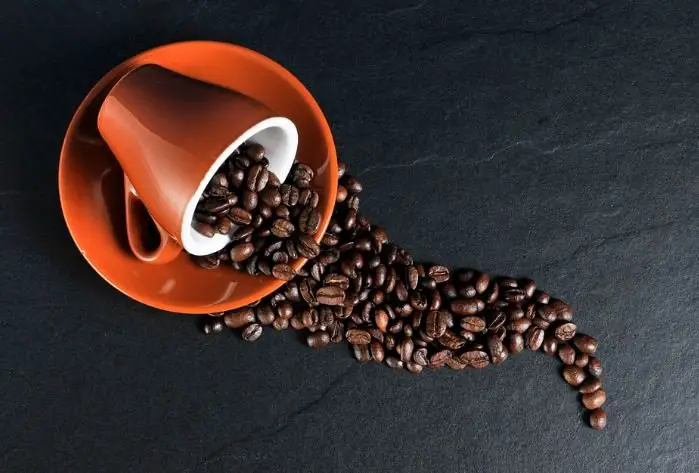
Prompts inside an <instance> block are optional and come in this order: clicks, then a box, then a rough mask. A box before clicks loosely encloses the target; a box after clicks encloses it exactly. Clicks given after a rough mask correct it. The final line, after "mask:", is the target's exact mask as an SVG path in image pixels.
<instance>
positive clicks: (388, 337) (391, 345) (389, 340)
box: [383, 333, 396, 351]
mask: <svg viewBox="0 0 699 473" xmlns="http://www.w3.org/2000/svg"><path fill="white" fill-rule="evenodd" d="M383 344H384V346H385V347H386V350H388V351H391V350H393V349H395V348H396V339H395V338H394V337H393V334H390V333H387V334H384V339H383Z"/></svg>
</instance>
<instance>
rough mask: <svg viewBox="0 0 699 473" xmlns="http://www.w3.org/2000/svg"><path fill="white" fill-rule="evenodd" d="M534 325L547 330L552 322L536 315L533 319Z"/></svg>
mask: <svg viewBox="0 0 699 473" xmlns="http://www.w3.org/2000/svg"><path fill="white" fill-rule="evenodd" d="M532 325H534V326H535V327H539V328H540V329H542V330H546V329H547V328H549V326H550V325H551V324H550V323H549V322H547V321H546V320H544V319H542V318H541V317H534V320H532Z"/></svg>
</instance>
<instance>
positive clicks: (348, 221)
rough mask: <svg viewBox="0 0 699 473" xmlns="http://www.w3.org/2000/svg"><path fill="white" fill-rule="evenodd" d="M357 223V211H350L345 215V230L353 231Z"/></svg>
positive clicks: (343, 224) (343, 225) (343, 226)
mask: <svg viewBox="0 0 699 473" xmlns="http://www.w3.org/2000/svg"><path fill="white" fill-rule="evenodd" d="M356 223H357V211H356V210H354V209H349V210H348V211H347V213H346V214H345V219H344V221H343V223H342V228H344V229H345V230H352V229H353V228H354V226H355V224H356Z"/></svg>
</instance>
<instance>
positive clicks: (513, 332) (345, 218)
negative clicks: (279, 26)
mask: <svg viewBox="0 0 699 473" xmlns="http://www.w3.org/2000/svg"><path fill="white" fill-rule="evenodd" d="M251 149H252V150H253V151H252V152H251V151H250V150H251ZM251 155H252V156H253V157H251ZM263 155H264V151H263V150H262V151H260V149H259V147H257V146H252V145H250V146H248V148H247V149H245V150H243V151H242V152H241V154H240V156H236V157H234V158H233V159H232V161H233V164H231V162H230V161H229V163H228V166H229V168H228V170H227V172H228V175H227V176H226V177H227V178H228V179H227V183H228V185H227V186H223V185H222V184H221V182H222V179H220V178H219V179H218V180H217V181H216V182H215V183H212V186H214V185H216V186H222V187H225V188H226V189H227V191H226V192H229V193H230V194H225V193H223V192H221V193H220V194H221V195H217V193H218V191H216V192H211V191H209V192H208V194H207V196H206V197H205V199H204V200H202V213H205V214H206V215H215V216H217V218H218V220H214V219H213V218H210V219H208V220H207V221H205V222H204V223H206V224H208V225H211V228H212V229H213V230H212V231H220V230H218V225H220V222H221V220H220V218H221V217H220V216H219V214H217V213H216V212H213V213H212V212H211V211H208V210H207V211H205V210H204V208H206V209H214V208H216V206H214V205H213V204H208V202H210V200H211V199H221V200H220V201H221V202H223V201H224V200H225V201H226V202H230V201H231V200H233V201H234V203H232V204H230V205H228V207H226V210H227V212H228V215H229V216H230V215H231V213H233V212H240V210H235V209H241V208H242V209H244V210H245V211H247V212H254V216H253V215H252V214H251V219H250V221H249V222H247V220H246V223H243V225H244V226H243V227H241V228H244V229H246V230H245V232H242V231H241V230H240V229H237V230H235V231H234V235H235V234H238V232H241V234H243V233H244V234H245V235H244V236H243V237H242V238H240V239H238V240H236V242H234V243H233V244H232V245H231V247H230V248H228V249H227V250H226V251H223V252H221V253H219V254H218V255H215V256H213V257H211V258H209V261H214V260H215V261H216V264H213V263H212V264H210V265H205V266H206V267H209V266H210V267H214V266H216V265H218V262H219V261H226V260H228V259H230V261H232V263H233V265H234V266H235V267H236V268H238V269H245V270H247V271H248V272H250V273H251V274H258V273H262V274H271V275H272V276H274V277H276V278H279V279H284V280H286V281H288V282H287V283H286V284H285V285H284V286H283V287H282V288H281V289H279V290H278V291H276V292H275V293H273V294H271V295H269V296H268V297H265V298H264V299H262V300H260V301H258V302H256V303H255V304H251V305H250V306H247V307H243V308H240V309H237V310H233V311H230V312H226V313H220V314H211V315H210V316H209V317H206V319H205V321H204V331H205V332H206V333H217V332H220V331H222V330H223V328H224V327H229V328H232V329H241V330H242V337H243V338H244V339H245V340H247V341H254V340H257V339H258V338H260V336H261V335H262V333H263V331H264V328H263V327H265V326H270V325H271V326H272V327H273V328H274V329H276V330H283V329H286V328H288V327H289V326H291V327H292V328H294V329H296V330H299V331H302V332H305V333H306V341H307V344H308V346H309V347H311V348H323V347H326V346H328V345H329V344H330V343H331V342H332V343H340V342H342V341H343V340H346V341H347V342H348V343H349V345H350V346H351V348H352V351H353V353H354V356H355V357H356V358H357V359H358V360H359V361H361V362H374V363H385V364H386V365H388V366H389V367H390V368H393V369H405V370H408V371H410V372H411V373H415V374H418V373H421V372H422V371H423V370H424V369H426V368H433V369H439V368H442V367H448V368H451V369H454V370H464V369H482V368H486V367H488V366H490V365H497V364H500V363H502V362H504V361H505V360H506V359H507V358H508V357H509V356H510V355H516V354H518V353H520V352H522V351H524V350H530V351H539V350H541V351H543V352H544V353H546V354H547V355H549V356H556V357H557V358H558V359H559V360H560V361H561V362H562V363H563V378H564V379H565V381H566V382H567V383H568V384H569V385H571V386H573V387H574V388H576V389H577V390H578V391H579V393H580V394H581V402H582V405H583V406H584V408H585V409H587V410H588V411H589V422H590V425H591V426H592V427H593V428H595V429H598V430H601V429H603V428H604V427H605V426H606V423H607V416H606V413H605V412H604V411H603V410H602V405H603V404H604V403H605V401H606V392H605V391H604V389H602V382H601V380H600V375H601V374H602V366H601V363H600V361H599V359H598V358H596V357H595V354H596V351H597V345H598V343H597V341H596V340H595V339H594V338H592V337H590V336H588V335H584V334H580V333H578V331H577V326H576V324H575V323H574V322H573V310H572V309H571V307H570V306H569V305H568V304H566V303H565V302H563V301H561V300H559V299H555V298H553V297H551V296H550V295H549V294H547V293H546V292H544V291H542V290H540V289H538V288H537V286H536V283H535V282H534V281H532V280H530V279H516V278H503V277H500V278H493V277H491V276H489V275H488V274H485V273H482V272H479V271H475V270H470V269H457V270H454V269H450V268H448V267H447V266H444V265H440V264H423V263H418V262H416V261H414V259H413V257H412V256H411V255H410V253H409V252H408V251H406V250H405V249H403V248H400V247H399V246H397V245H396V244H394V243H392V242H391V241H390V240H389V238H388V235H387V233H386V232H385V231H384V230H383V229H381V228H379V227H376V226H373V225H372V224H371V223H370V222H369V220H368V219H366V218H365V217H364V216H362V215H361V214H360V213H359V195H360V193H361V191H362V185H361V183H360V182H359V181H358V180H357V179H356V178H354V177H352V176H350V175H349V174H348V173H347V170H346V166H345V165H342V164H341V165H340V172H339V179H340V180H339V187H338V193H337V202H336V205H335V208H334V211H333V216H332V220H331V222H330V224H329V227H328V230H327V232H326V233H325V235H324V236H323V238H322V240H321V243H320V245H318V244H315V241H314V240H313V239H312V236H313V234H314V233H315V231H310V230H311V228H308V227H307V226H306V224H304V223H303V222H304V221H305V222H307V221H308V218H306V217H303V216H304V215H309V213H312V212H313V211H315V206H316V205H317V202H318V198H317V194H312V195H313V197H309V198H306V199H303V202H302V203H299V202H300V200H301V198H300V197H299V199H298V200H296V198H295V197H294V198H293V199H289V197H288V196H289V195H291V194H293V195H297V194H298V195H299V196H300V194H301V193H302V192H304V191H306V190H309V189H310V185H311V183H312V179H313V173H312V171H311V170H310V169H307V168H306V167H305V166H303V165H299V164H297V165H296V166H295V168H294V172H292V175H291V177H290V180H291V182H290V183H289V184H283V185H281V184H277V183H278V179H275V178H274V177H271V176H273V175H272V174H271V173H269V172H268V171H266V163H265V160H264V157H263ZM241 157H242V158H243V162H242V163H238V161H239V160H240V158H241ZM256 166H261V168H260V169H264V170H265V171H266V173H267V174H266V175H267V178H266V180H267V184H266V185H261V184H259V182H258V181H259V176H260V174H261V173H262V171H257V170H256V171H252V168H254V167H256ZM239 171H240V172H239ZM232 172H233V173H235V175H236V176H240V177H239V178H238V177H236V179H235V180H233V179H231V173H232ZM250 176H256V177H253V178H252V179H251V178H250ZM270 181H272V184H270ZM252 184H254V185H252ZM284 186H288V187H284ZM268 188H270V189H275V190H279V194H280V195H281V197H280V199H279V201H278V202H277V199H268V201H265V203H264V204H263V205H264V206H265V208H270V209H271V211H270V212H267V211H265V212H264V213H263V212H261V211H260V209H259V207H256V206H252V205H248V206H247V207H246V206H245V205H243V207H239V206H236V204H237V202H239V201H240V195H241V194H240V193H241V189H242V193H243V194H244V193H246V192H256V193H258V194H259V193H261V192H264V191H265V190H266V189H268ZM282 188H285V189H288V190H285V191H284V192H282V191H281V189H282ZM212 190H213V187H212ZM269 192H270V193H271V192H272V191H269ZM232 195H235V196H236V197H237V200H236V199H232V198H231V197H230V196H232ZM226 199H227V200H226ZM275 202H276V205H272V204H273V203H275ZM258 206H259V203H258ZM248 207H250V210H248ZM280 207H281V208H282V209H286V210H283V212H282V215H279V214H278V213H277V211H276V209H279V208H280ZM258 215H259V216H260V217H259V218H258V217H257V216H258ZM223 218H229V219H230V217H226V216H225V214H224V215H223ZM252 219H257V220H256V222H255V223H257V222H259V224H257V225H254V224H253V221H252ZM319 219H320V216H319V215H318V220H319ZM231 220H232V219H231ZM200 221H201V220H200ZM280 221H283V222H288V223H283V224H280V223H278V222H280ZM233 223H238V222H233ZM275 226H276V227H277V228H276V230H275V231H272V228H274V227H275ZM314 227H315V230H316V231H317V227H318V225H314ZM239 240H240V241H242V243H238V241H239ZM310 241H312V242H313V243H310ZM241 244H247V245H250V246H248V247H247V248H249V249H246V250H245V251H241V250H238V249H236V248H238V247H239V245H241ZM226 253H228V255H227V256H226ZM239 253H240V257H238V254H239ZM243 254H244V255H245V257H243ZM298 255H303V256H306V257H307V258H309V261H308V263H307V264H306V265H305V266H304V267H303V268H301V270H300V271H298V272H293V270H291V268H290V266H289V263H290V262H291V261H292V260H293V259H294V258H295V257H296V256H298ZM246 260H247V261H248V264H243V262H244V261H246ZM250 261H253V263H250ZM280 265H282V266H283V268H284V269H282V270H280V269H279V266H280ZM275 268H276V270H275ZM287 268H288V269H287Z"/></svg>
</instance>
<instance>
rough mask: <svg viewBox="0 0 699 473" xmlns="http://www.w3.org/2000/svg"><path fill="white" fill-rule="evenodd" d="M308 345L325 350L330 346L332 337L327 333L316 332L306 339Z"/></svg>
mask: <svg viewBox="0 0 699 473" xmlns="http://www.w3.org/2000/svg"><path fill="white" fill-rule="evenodd" d="M306 343H308V346H309V347H311V348H324V347H327V346H328V345H329V344H330V335H329V334H328V333H327V332H315V333H312V334H310V335H308V337H306Z"/></svg>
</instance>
